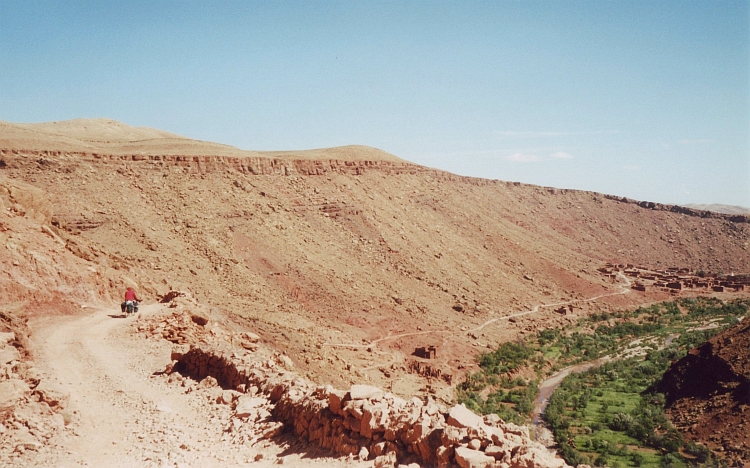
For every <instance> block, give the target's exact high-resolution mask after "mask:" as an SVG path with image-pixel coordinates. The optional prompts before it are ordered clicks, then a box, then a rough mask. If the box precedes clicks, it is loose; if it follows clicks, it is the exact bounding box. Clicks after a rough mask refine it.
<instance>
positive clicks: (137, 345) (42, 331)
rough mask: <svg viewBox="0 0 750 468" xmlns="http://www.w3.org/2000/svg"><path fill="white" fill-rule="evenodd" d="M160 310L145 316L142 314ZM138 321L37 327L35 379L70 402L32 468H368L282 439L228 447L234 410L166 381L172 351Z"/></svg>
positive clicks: (48, 321)
mask: <svg viewBox="0 0 750 468" xmlns="http://www.w3.org/2000/svg"><path fill="white" fill-rule="evenodd" d="M159 307H160V306H158V305H151V306H145V307H143V308H142V310H141V312H140V314H154V313H158V311H159ZM137 320H139V318H138V317H128V318H121V315H120V313H119V310H114V309H91V312H90V313H89V314H86V315H82V316H76V317H55V318H44V319H39V320H37V321H36V322H34V323H32V324H31V328H32V330H33V334H32V343H33V349H34V350H35V354H36V355H37V356H38V358H39V359H38V360H37V362H38V363H39V364H40V367H39V368H38V370H39V372H40V373H41V375H42V376H43V377H46V378H48V379H51V380H52V381H54V382H55V383H56V385H57V386H59V387H60V388H61V389H62V390H64V391H66V392H69V394H70V402H69V404H68V407H67V411H68V412H69V415H70V417H71V421H70V423H69V424H68V426H67V427H66V429H65V430H64V431H62V433H61V434H60V435H59V436H57V437H56V438H55V440H54V441H53V443H52V444H50V445H49V446H48V447H46V448H45V450H43V451H41V452H40V453H39V454H38V455H36V456H35V457H34V458H31V459H29V460H27V461H28V464H27V465H26V466H47V467H48V466H59V467H77V466H98V467H103V466H107V467H134V466H139V467H140V466H144V467H147V466H170V467H171V466H175V467H183V466H185V467H187V466H190V467H198V466H200V467H214V466H215V467H232V466H247V465H248V464H251V465H252V466H270V465H276V464H278V463H280V462H283V463H286V464H292V465H293V466H309V467H318V466H319V467H324V466H357V465H360V466H368V464H365V463H358V462H355V461H354V460H349V459H346V458H343V459H342V458H338V459H336V458H330V457H326V456H320V455H319V454H316V453H314V449H311V450H312V451H310V450H308V448H307V447H304V446H290V445H289V444H287V443H286V442H285V440H284V439H283V437H282V438H281V439H279V440H274V441H269V440H264V439H261V440H259V441H257V442H255V443H253V444H242V445H238V444H235V443H233V442H231V440H229V439H230V437H228V436H227V433H226V432H225V430H224V429H225V428H227V427H228V426H229V425H230V424H231V411H230V409H229V408H228V407H227V406H225V405H219V404H216V403H207V396H208V395H207V393H206V392H207V390H206V391H201V390H200V389H197V390H196V391H192V392H190V393H185V391H186V389H185V388H183V387H181V386H179V385H178V384H176V383H170V382H168V379H167V377H166V376H165V375H160V373H161V371H163V370H164V367H165V366H166V365H167V364H168V363H169V362H170V352H171V347H170V344H169V343H168V342H166V341H163V342H161V341H149V340H145V339H143V338H140V337H139V336H138V335H137V334H135V333H133V324H134V323H135V322H136V321H137ZM261 453H262V455H261V457H260V458H259V460H256V457H258V456H259V454H261ZM370 465H371V464H370Z"/></svg>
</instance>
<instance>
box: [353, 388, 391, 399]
mask: <svg viewBox="0 0 750 468" xmlns="http://www.w3.org/2000/svg"><path fill="white" fill-rule="evenodd" d="M349 395H350V396H351V399H352V400H366V399H370V398H382V397H383V390H381V389H379V388H378V387H372V386H370V385H352V388H351V389H349Z"/></svg>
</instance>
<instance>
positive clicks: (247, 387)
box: [172, 346, 566, 468]
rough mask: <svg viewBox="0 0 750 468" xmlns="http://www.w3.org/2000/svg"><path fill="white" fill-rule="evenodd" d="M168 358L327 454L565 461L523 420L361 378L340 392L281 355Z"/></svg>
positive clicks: (245, 414) (239, 413) (271, 430)
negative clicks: (409, 394) (290, 366)
mask: <svg viewBox="0 0 750 468" xmlns="http://www.w3.org/2000/svg"><path fill="white" fill-rule="evenodd" d="M173 357H174V358H176V359H177V361H176V362H175V363H174V365H173V366H172V371H173V372H175V371H176V372H179V373H180V374H182V375H185V376H189V377H192V378H193V379H195V380H204V379H211V380H212V381H213V380H214V379H215V381H216V382H218V384H219V385H220V386H221V387H223V388H224V389H228V390H233V391H236V392H239V394H240V396H239V397H238V398H236V399H233V398H224V397H223V394H218V393H217V399H222V401H223V400H231V401H232V403H233V404H234V405H235V417H236V418H238V419H240V420H246V419H248V418H250V419H252V420H261V421H263V423H264V424H268V425H269V427H268V429H266V430H265V432H264V436H266V437H273V436H275V435H277V434H278V433H279V432H281V430H282V429H283V430H284V431H287V432H293V433H294V435H295V436H296V437H298V438H299V439H301V440H303V441H306V442H309V443H312V444H315V445H318V446H320V447H323V448H325V449H328V450H330V451H331V452H333V453H336V454H340V455H351V456H356V457H358V458H359V459H362V460H367V459H371V460H374V461H375V466H381V467H385V466H394V464H395V463H397V462H398V463H418V464H420V465H422V466H455V465H458V466H460V467H464V468H467V467H472V468H479V467H504V468H510V467H524V468H533V467H540V468H541V467H564V466H566V465H565V463H564V461H563V460H561V459H559V458H555V457H554V456H553V455H552V454H550V453H549V452H548V451H547V450H546V449H545V448H544V446H542V445H541V444H538V443H536V442H533V441H532V440H531V439H530V438H529V434H528V430H527V429H526V428H525V427H519V426H516V425H514V424H506V423H504V422H503V421H502V420H499V419H498V418H482V417H481V416H478V415H476V414H474V413H473V412H471V411H470V410H469V409H467V408H466V407H465V406H463V405H456V406H454V407H453V408H446V407H445V406H443V405H441V404H438V403H436V402H435V401H434V400H431V399H428V400H427V401H426V402H425V401H422V400H420V399H419V398H412V399H411V400H405V399H403V398H400V397H398V396H396V395H393V394H392V393H388V392H384V391H383V390H381V389H379V388H377V387H372V386H368V385H352V387H351V388H350V389H349V390H346V391H345V390H339V389H336V388H333V387H332V386H320V385H316V384H314V383H313V382H310V381H308V380H305V379H302V378H300V377H299V376H297V375H296V374H294V373H292V372H289V371H287V370H285V369H284V368H283V360H282V359H281V355H279V356H276V358H269V359H266V358H257V357H254V355H253V353H248V352H244V353H241V354H237V353H235V352H231V351H229V350H222V349H220V348H213V347H209V346H205V347H196V346H193V347H191V348H190V349H189V350H188V351H186V352H185V350H184V349H181V350H177V351H176V352H175V353H173ZM265 408H269V409H268V410H266V409H265ZM262 411H270V416H271V417H272V419H273V421H275V423H273V422H269V421H268V420H267V418H265V419H264V418H262V417H259V416H258V414H256V413H258V412H262ZM279 423H281V424H279ZM282 424H283V426H282ZM266 433H267V434H266Z"/></svg>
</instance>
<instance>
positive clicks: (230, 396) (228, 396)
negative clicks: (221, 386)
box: [216, 390, 239, 405]
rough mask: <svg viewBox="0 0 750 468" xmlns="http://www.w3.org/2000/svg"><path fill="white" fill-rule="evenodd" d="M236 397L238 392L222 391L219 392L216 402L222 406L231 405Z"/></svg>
mask: <svg viewBox="0 0 750 468" xmlns="http://www.w3.org/2000/svg"><path fill="white" fill-rule="evenodd" d="M238 396H239V392H236V391H234V390H224V391H223V392H221V395H219V398H218V400H217V401H216V402H217V403H221V404H224V405H231V404H232V402H233V401H234V400H236V399H237V397H238Z"/></svg>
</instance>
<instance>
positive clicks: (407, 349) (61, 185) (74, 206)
mask: <svg viewBox="0 0 750 468" xmlns="http://www.w3.org/2000/svg"><path fill="white" fill-rule="evenodd" d="M36 125H39V127H38V128H39V129H41V130H39V132H42V133H44V135H45V138H46V139H41V138H40V139H37V140H33V143H34V145H32V147H25V146H23V145H24V144H26V143H27V142H28V141H30V140H24V139H22V138H19V137H18V136H17V135H18V133H19V132H20V130H19V128H27V127H28V126H27V127H18V126H14V125H5V126H3V127H2V128H3V132H5V133H2V134H0V141H1V142H2V145H3V147H2V149H0V159H2V163H1V164H0V165H1V167H2V169H0V174H1V175H2V177H3V180H5V181H7V182H6V184H11V185H13V184H16V185H22V186H23V187H26V190H28V191H29V192H31V191H33V192H34V193H35V194H36V195H35V197H36V198H46V200H47V201H46V202H45V210H46V211H44V216H43V218H41V222H42V223H44V224H46V225H47V226H48V228H49V229H51V230H53V231H54V233H55V236H56V237H57V238H58V239H59V242H60V244H61V245H62V244H64V245H65V249H66V251H67V252H69V253H73V254H75V256H76V261H82V262H84V264H85V265H86V268H83V269H74V270H75V271H70V272H67V273H66V275H73V276H74V275H77V274H78V273H77V272H78V271H83V274H84V275H88V274H89V273H87V272H90V270H96V272H97V274H98V275H103V274H105V272H106V275H107V276H108V277H110V278H113V280H112V281H111V282H110V284H107V285H106V286H103V287H102V288H103V289H102V290H101V291H100V292H97V293H96V294H93V293H92V294H93V296H95V297H98V298H99V300H103V301H114V298H115V297H119V295H120V289H121V287H122V285H123V284H124V283H125V282H133V283H135V284H137V285H138V286H139V287H140V288H141V289H142V290H143V291H144V292H145V293H146V294H147V295H149V296H150V297H154V296H155V295H157V294H159V293H164V292H165V291H167V290H169V289H170V288H174V289H179V288H187V289H190V290H191V291H193V292H194V293H195V295H196V296H197V297H198V298H199V299H200V300H201V301H204V302H205V303H206V304H207V305H208V306H209V307H210V308H212V309H213V310H215V311H216V313H217V314H227V315H229V316H232V317H234V318H235V319H236V320H238V321H239V322H241V323H244V324H252V325H253V327H255V328H257V329H259V330H260V331H261V332H262V333H263V335H264V338H265V339H266V340H268V341H269V342H270V343H272V344H274V345H277V346H279V347H280V348H284V349H287V350H288V352H289V354H290V355H291V356H292V357H293V359H294V360H296V361H297V362H298V363H299V364H300V365H302V366H304V367H305V368H306V369H308V370H309V372H310V374H311V376H312V377H315V378H316V379H318V380H328V379H330V380H332V381H334V382H339V383H340V381H341V380H342V379H343V380H344V381H345V380H348V379H350V378H352V377H351V376H354V377H356V375H357V373H361V374H362V375H363V376H364V375H367V378H369V379H372V381H373V382H375V383H378V384H387V383H388V381H389V380H390V379H388V377H386V376H385V374H384V373H383V371H386V373H388V374H391V375H393V373H394V369H390V367H393V368H395V369H399V368H401V367H404V365H405V364H404V360H405V359H406V358H407V357H408V356H409V355H410V354H411V353H412V352H413V351H414V348H415V347H417V346H424V345H438V346H439V347H440V350H441V352H440V355H439V356H438V362H439V363H440V366H441V367H443V371H444V372H447V373H449V374H450V373H454V372H456V371H457V369H458V368H459V367H465V366H470V365H471V363H472V358H471V356H472V355H474V354H476V352H478V350H481V349H483V348H484V347H486V346H487V345H493V344H497V343H499V342H501V341H504V340H507V339H511V338H514V337H516V336H519V335H520V334H523V333H525V332H526V331H528V330H531V329H534V328H536V327H539V326H545V325H543V324H548V325H553V324H557V325H559V324H561V323H565V322H566V321H567V320H570V317H566V316H561V315H559V314H557V313H555V312H554V311H553V310H552V309H551V308H542V309H540V311H539V313H538V314H536V315H530V316H529V317H525V318H523V319H519V320H518V321H516V322H515V323H509V322H507V321H505V322H503V321H497V322H494V323H493V324H492V325H489V326H487V327H485V328H483V329H482V330H481V332H478V333H476V334H475V335H476V336H477V338H476V339H469V340H467V331H466V330H469V329H472V328H476V327H479V326H481V325H482V324H483V323H485V322H487V321H489V320H493V319H497V318H500V317H503V316H505V315H508V314H510V313H512V312H519V311H524V310H530V309H532V308H533V307H534V306H535V305H538V304H553V303H558V302H565V301H571V300H576V299H587V298H590V297H594V296H597V295H607V294H609V293H613V292H616V291H618V290H619V286H617V285H614V284H612V279H610V278H607V277H605V276H603V275H602V274H601V273H599V272H598V271H597V268H599V267H601V266H602V265H603V264H604V263H606V262H613V263H633V264H639V265H645V266H647V267H652V268H667V267H687V268H691V269H693V270H704V271H706V272H725V273H729V272H735V273H742V272H744V269H746V268H747V265H748V264H750V253H749V252H748V230H749V229H750V223H748V222H747V221H748V218H747V217H742V216H733V217H732V216H722V215H718V214H715V213H709V212H699V211H691V210H689V209H686V208H681V207H670V206H663V205H658V204H653V203H650V204H649V203H641V204H638V203H637V202H634V201H631V200H627V199H620V198H618V197H612V196H606V195H602V194H597V193H591V192H581V191H573V190H557V189H553V188H545V187H537V186H531V185H523V184H518V183H508V182H501V181H493V180H484V179H474V178H468V177H460V176H456V175H453V174H449V173H445V172H442V171H439V170H435V169H430V168H426V167H422V166H417V165H413V164H409V163H406V162H402V161H390V160H388V159H387V158H380V159H376V158H378V157H379V156H381V155H382V154H383V153H381V152H378V151H377V150H372V149H368V148H361V147H347V148H345V149H332V150H314V151H310V152H307V153H305V155H304V157H299V158H297V157H296V156H295V155H296V154H298V153H294V152H291V153H290V152H277V153H266V155H256V156H248V155H246V154H243V155H242V156H236V155H229V154H228V153H220V152H219V154H218V155H217V156H207V155H206V154H205V152H207V151H209V150H210V149H211V148H219V149H221V148H224V147H223V146H222V145H215V146H211V145H213V144H204V143H203V142H197V143H194V142H192V140H186V139H180V141H183V140H184V141H185V142H187V143H184V144H185V145H195V146H190V147H189V148H190V149H193V150H195V152H193V153H188V154H184V155H179V154H174V153H167V154H160V153H158V152H157V150H158V149H159V148H162V147H161V146H159V145H158V144H157V145H156V146H154V143H153V141H160V140H167V141H170V142H171V141H172V139H173V136H172V135H170V134H166V133H164V132H160V131H157V130H147V129H134V128H133V127H129V126H126V125H124V124H119V123H117V122H113V121H99V120H97V121H94V122H92V121H89V120H79V121H71V122H67V123H61V124H36ZM30 127H31V128H35V127H34V126H33V125H32V126H30ZM58 127H59V128H58ZM49 128H55V133H54V134H53V133H50V132H51V131H50V130H49ZM8 129H9V130H8ZM34 131H35V132H36V131H37V130H34ZM6 133H7V135H6ZM141 139H142V140H141ZM126 140H127V141H129V143H128V145H134V146H133V148H140V147H139V145H142V150H139V151H137V152H134V153H132V154H129V153H125V152H124V151H125V148H126V147H125V146H119V147H118V149H117V151H113V152H112V154H109V153H103V152H101V151H102V149H106V147H103V146H98V147H96V148H95V149H96V152H92V151H93V149H94V148H92V147H90V146H87V145H89V144H92V145H93V143H91V142H92V141H93V142H96V145H99V144H102V143H99V142H100V141H109V142H117V143H116V144H117V145H120V144H121V142H123V141H126ZM58 141H59V142H58ZM141 141H142V143H139V142H141ZM74 143H75V144H76V145H78V146H75V147H72V146H73V145H74ZM107 144H115V143H107ZM170 145H172V144H171V143H170ZM181 145H183V143H180V144H175V145H173V146H170V147H169V148H170V151H172V150H173V151H177V150H178V149H185V148H187V146H181ZM201 145H205V146H201ZM68 147H71V149H70V150H68V149H67V148H68ZM127 148H128V149H130V148H131V146H127ZM232 151H234V149H232ZM199 153H200V154H199ZM232 154H234V153H232ZM341 154H343V155H349V156H348V157H346V158H344V159H336V158H335V157H332V155H341ZM271 156H279V157H271ZM313 156H316V157H320V158H321V159H311V157H313ZM370 158H372V159H370ZM17 191H18V190H17ZM19 200H20V199H19ZM17 201H18V200H17ZM21 204H22V203H21ZM641 205H643V206H641ZM6 208H7V205H6ZM11 208H12V207H11ZM33 209H34V207H31V208H29V209H28V211H33ZM18 210H21V211H18ZM23 210H24V208H23V207H22V206H21V207H20V208H18V209H17V210H16V213H18V212H22V211H23ZM21 244H22V246H21V247H20V248H22V249H23V248H31V246H28V245H26V244H25V243H21ZM13 270H14V268H13V266H12V265H10V266H9V268H8V269H7V270H6V271H8V272H11V271H13ZM27 281H29V282H32V283H33V282H34V280H33V279H28V280H27ZM78 281H79V280H78V279H76V280H73V281H71V284H70V285H69V286H66V287H69V288H70V289H72V290H77V289H86V288H90V286H91V285H90V283H89V282H88V281H81V282H80V283H79V282H78ZM39 288H40V289H41V290H42V291H44V290H46V289H50V288H49V287H47V288H45V287H42V286H39ZM45 294H48V295H49V296H50V297H51V296H55V295H57V292H55V289H54V288H51V289H50V290H49V291H47V292H46V293H45ZM649 294H650V295H648V296H647V297H641V296H640V295H635V294H627V295H613V296H611V297H609V298H603V299H602V301H600V304H599V305H592V304H590V303H581V304H580V307H582V308H583V309H581V310H585V309H586V308H590V307H608V305H607V301H609V303H610V304H611V306H612V307H619V306H621V305H624V304H630V303H638V302H643V301H645V300H652V299H658V298H661V297H666V294H665V293H660V292H654V293H649ZM44 297H45V296H44V294H41V295H39V296H38V297H35V300H36V301H40V300H42V299H43V298H44ZM69 298H70V299H71V300H72V302H75V301H78V300H80V299H78V298H77V297H75V296H69ZM14 300H28V298H27V297H26V296H24V297H18V298H17V299H14ZM416 333H418V334H416ZM401 334H411V335H410V336H406V337H403V338H395V336H396V335H401ZM389 336H390V337H392V338H389ZM375 340H380V341H378V345H377V346H370V343H371V342H373V341H375ZM368 347H370V348H374V353H367V352H365V353H364V354H363V353H362V350H365V349H366V348H368ZM378 353H384V354H382V355H380V354H378ZM346 376H350V377H346ZM401 382H402V383H403V384H404V385H407V388H411V387H412V386H414V385H416V386H417V387H419V386H421V384H420V383H419V382H420V380H419V379H418V380H415V381H414V382H409V379H406V380H402V381H401ZM396 385H398V383H397V384H396Z"/></svg>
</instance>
